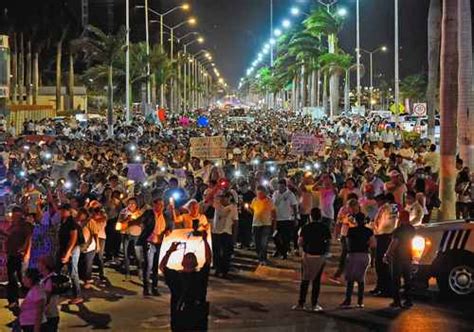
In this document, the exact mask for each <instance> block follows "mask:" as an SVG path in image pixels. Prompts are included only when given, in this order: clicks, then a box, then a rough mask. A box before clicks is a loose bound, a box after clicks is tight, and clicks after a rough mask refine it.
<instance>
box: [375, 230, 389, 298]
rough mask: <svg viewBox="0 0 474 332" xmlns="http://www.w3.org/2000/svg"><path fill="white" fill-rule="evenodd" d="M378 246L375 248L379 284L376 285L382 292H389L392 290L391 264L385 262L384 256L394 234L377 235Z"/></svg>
mask: <svg viewBox="0 0 474 332" xmlns="http://www.w3.org/2000/svg"><path fill="white" fill-rule="evenodd" d="M375 239H376V240H377V247H376V248H375V272H376V273H377V286H376V287H375V288H376V289H377V290H378V291H381V292H382V293H386V294H389V293H390V290H391V288H392V287H391V286H390V285H391V282H390V279H391V278H390V266H389V265H387V264H385V263H384V262H383V256H384V255H385V253H386V252H387V249H388V246H389V245H390V241H391V240H392V234H381V235H376V236H375Z"/></svg>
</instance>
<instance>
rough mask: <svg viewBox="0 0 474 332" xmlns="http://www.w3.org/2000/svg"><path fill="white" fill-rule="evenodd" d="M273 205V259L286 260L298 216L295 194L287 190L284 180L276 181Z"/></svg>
mask: <svg viewBox="0 0 474 332" xmlns="http://www.w3.org/2000/svg"><path fill="white" fill-rule="evenodd" d="M272 200H273V204H274V205H275V212H276V221H277V236H276V237H275V245H276V252H275V255H274V257H278V256H281V257H282V258H283V259H286V258H287V256H288V251H289V250H290V243H291V239H292V236H293V232H294V228H295V220H296V217H297V216H298V200H297V199H296V196H295V194H293V192H291V191H290V190H288V187H287V184H286V180H285V179H281V180H279V181H278V190H277V191H275V192H274V193H273V198H272Z"/></svg>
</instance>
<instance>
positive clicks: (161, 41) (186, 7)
mask: <svg viewBox="0 0 474 332" xmlns="http://www.w3.org/2000/svg"><path fill="white" fill-rule="evenodd" d="M128 1H129V0H127V2H128ZM135 8H144V9H145V20H146V22H145V23H146V24H145V30H146V34H147V40H148V12H150V13H152V14H155V15H157V16H158V17H159V18H160V46H161V49H162V50H163V51H164V37H163V35H164V27H165V24H164V17H165V16H167V15H169V14H171V13H173V12H175V11H177V10H178V9H182V10H188V9H189V5H188V4H186V3H185V4H182V5H180V6H176V7H174V8H171V9H170V10H168V11H166V12H164V13H159V12H157V11H156V10H154V9H152V8H149V7H148V0H145V6H135ZM127 18H128V15H127ZM171 38H173V36H171ZM147 47H148V48H149V45H148V43H147ZM147 54H148V53H147ZM147 67H148V69H149V65H148V66H147ZM148 75H149V73H148V72H147V76H148ZM148 81H149V80H148ZM148 81H147V82H148ZM148 85H149V83H147V91H148V90H149V88H148ZM147 93H148V92H147ZM164 99H165V92H164V85H163V82H162V83H161V84H160V104H161V106H163V105H164Z"/></svg>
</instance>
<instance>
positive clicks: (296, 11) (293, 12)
mask: <svg viewBox="0 0 474 332" xmlns="http://www.w3.org/2000/svg"><path fill="white" fill-rule="evenodd" d="M290 13H291V15H293V16H298V15H299V14H300V13H301V11H300V9H299V8H298V7H291V9H290Z"/></svg>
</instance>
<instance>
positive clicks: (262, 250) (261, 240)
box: [253, 226, 272, 263]
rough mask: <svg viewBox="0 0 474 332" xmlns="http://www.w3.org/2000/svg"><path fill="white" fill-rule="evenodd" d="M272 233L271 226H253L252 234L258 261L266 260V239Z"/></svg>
mask: <svg viewBox="0 0 474 332" xmlns="http://www.w3.org/2000/svg"><path fill="white" fill-rule="evenodd" d="M271 233H272V226H254V227H253V235H254V240H255V250H256V252H257V257H258V261H259V262H260V263H264V262H266V261H267V249H268V239H269V238H270V235H271Z"/></svg>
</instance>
